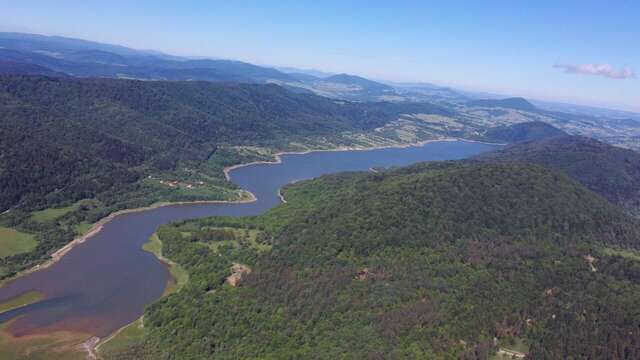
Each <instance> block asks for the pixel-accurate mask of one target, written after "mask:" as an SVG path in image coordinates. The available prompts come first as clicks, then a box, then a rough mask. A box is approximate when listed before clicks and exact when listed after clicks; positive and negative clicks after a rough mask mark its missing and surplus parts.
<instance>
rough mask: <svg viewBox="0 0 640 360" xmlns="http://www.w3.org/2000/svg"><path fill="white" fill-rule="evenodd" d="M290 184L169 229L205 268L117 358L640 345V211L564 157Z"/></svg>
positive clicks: (474, 355) (626, 352)
mask: <svg viewBox="0 0 640 360" xmlns="http://www.w3.org/2000/svg"><path fill="white" fill-rule="evenodd" d="M283 193H284V196H285V198H286V199H287V203H285V204H283V205H281V206H279V207H277V208H275V209H273V210H271V211H269V212H267V213H266V214H264V215H262V216H259V217H255V218H240V219H237V218H208V219H202V220H197V221H188V222H183V223H178V224H173V225H167V226H163V227H161V228H160V230H159V236H160V238H161V239H162V241H163V242H164V248H163V253H164V256H166V257H168V258H170V259H172V260H174V261H176V262H178V263H180V264H181V265H183V266H184V267H185V268H186V270H187V271H188V272H189V273H190V279H189V283H188V284H187V286H186V287H184V288H183V289H182V291H180V292H178V293H176V294H173V295H170V296H169V297H167V298H165V299H163V300H161V301H159V302H158V303H155V304H154V305H152V306H150V307H149V308H148V309H147V311H146V313H145V317H144V324H145V332H146V336H145V337H144V339H143V340H140V341H138V342H137V343H135V344H133V345H132V346H130V347H128V348H126V349H121V350H120V351H116V352H113V353H109V354H105V355H106V356H107V358H113V359H119V358H130V357H131V356H135V357H138V358H149V359H207V358H220V359H226V358H228V359H238V358H284V359H287V358H288V359H293V358H319V359H320V358H321V359H333V358H352V359H363V358H364V359H366V358H368V359H385V358H394V359H395V358H397V359H400V358H446V359H460V358H462V359H487V358H489V357H491V356H493V355H494V354H495V353H496V351H497V350H499V349H509V348H511V347H514V346H517V347H518V348H520V349H522V350H521V351H523V352H526V353H528V354H529V356H530V358H533V359H558V358H574V359H596V358H609V359H634V358H638V357H640V345H639V344H640V332H638V328H639V326H640V320H639V319H640V314H639V313H638V311H639V310H638V309H640V261H639V260H638V259H640V257H639V256H638V254H639V253H638V252H637V250H636V249H638V246H639V245H640V244H639V243H638V239H639V236H640V223H639V222H638V221H637V220H636V219H635V218H633V217H631V216H629V215H627V214H626V213H625V212H623V211H622V210H621V209H619V208H617V207H616V206H614V205H612V204H611V203H609V202H607V201H606V200H605V199H603V198H602V197H600V196H598V195H596V194H594V193H593V192H591V191H590V190H588V189H587V188H585V187H584V186H582V185H580V184H579V183H578V182H577V181H574V180H571V179H570V178H568V177H567V176H565V175H563V174H561V173H558V172H554V171H551V170H547V169H545V168H542V167H539V166H535V165H519V164H477V163H472V162H468V161H461V162H447V163H435V164H419V165H415V166H411V167H407V168H401V169H396V170H389V171H384V172H378V173H345V174H339V175H331V176H324V177H321V178H318V179H315V180H310V181H304V182H300V183H296V184H294V185H289V186H287V187H286V188H285V189H284V191H283ZM230 228H238V229H244V230H241V231H245V232H250V231H251V232H256V231H257V232H259V233H261V234H262V236H260V237H259V238H260V240H259V241H258V240H254V241H248V240H247V239H246V236H245V237H244V238H238V239H236V240H235V241H230V240H229V238H230V235H229V234H230V232H229V231H228V230H224V231H223V230H221V229H230ZM216 229H217V230H216ZM239 231H240V230H239ZM257 238H258V237H257V236H256V239H257ZM214 245H215V246H214ZM269 249H270V250H269ZM234 264H235V265H234ZM239 264H241V265H239ZM238 269H245V271H244V273H243V274H242V276H241V277H240V280H239V281H234V282H233V286H232V283H231V282H230V280H229V278H228V277H230V275H231V276H235V275H236V274H234V272H237V271H238ZM246 269H248V270H246ZM249 270H250V271H249ZM225 279H227V280H225ZM236 280H237V279H236Z"/></svg>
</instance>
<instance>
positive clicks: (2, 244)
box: [0, 226, 38, 258]
mask: <svg viewBox="0 0 640 360" xmlns="http://www.w3.org/2000/svg"><path fill="white" fill-rule="evenodd" d="M37 245H38V242H37V241H36V239H35V237H34V236H33V235H31V234H26V233H23V232H20V231H17V230H15V229H10V228H6V227H1V226H0V258H4V257H7V256H11V255H15V254H21V253H25V252H29V251H31V250H33V249H35V247H36V246H37Z"/></svg>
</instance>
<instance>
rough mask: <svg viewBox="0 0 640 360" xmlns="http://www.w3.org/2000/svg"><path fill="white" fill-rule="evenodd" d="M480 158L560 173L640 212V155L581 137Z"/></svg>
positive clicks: (550, 140) (555, 139) (524, 145)
mask: <svg viewBox="0 0 640 360" xmlns="http://www.w3.org/2000/svg"><path fill="white" fill-rule="evenodd" d="M477 159H479V160H482V161H490V162H516V163H534V164H539V165H542V166H545V167H549V168H552V169H555V170H559V171H562V172H564V173H565V174H567V175H569V176H571V177H572V178H574V179H576V180H578V181H580V182H581V183H582V184H584V185H585V186H586V187H588V188H589V189H591V190H592V191H594V192H596V193H598V194H600V195H602V196H604V197H605V198H607V199H609V200H610V201H612V202H614V203H616V204H619V205H622V206H624V207H626V208H629V209H631V210H632V211H638V209H640V153H638V152H636V151H633V150H629V149H623V148H619V147H615V146H611V145H609V144H605V143H603V142H600V141H598V140H594V139H591V138H586V137H582V136H560V137H551V138H548V139H542V140H539V141H532V142H526V143H522V144H516V145H512V146H509V147H507V148H505V149H502V150H499V151H495V152H492V153H488V154H483V155H481V156H479V157H478V158H477Z"/></svg>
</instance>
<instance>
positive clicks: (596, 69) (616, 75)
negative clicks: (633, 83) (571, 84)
mask: <svg viewBox="0 0 640 360" xmlns="http://www.w3.org/2000/svg"><path fill="white" fill-rule="evenodd" d="M553 67H554V68H556V69H562V70H564V72H565V73H568V74H580V75H595V76H604V77H607V78H610V79H635V78H636V73H635V71H633V69H631V68H629V67H624V68H622V69H619V70H617V69H615V68H614V67H613V66H611V65H609V64H555V65H553Z"/></svg>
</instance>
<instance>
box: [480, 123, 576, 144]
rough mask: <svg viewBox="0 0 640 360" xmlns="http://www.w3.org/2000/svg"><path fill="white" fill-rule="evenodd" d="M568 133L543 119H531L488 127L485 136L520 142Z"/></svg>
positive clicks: (508, 141) (491, 138) (502, 140)
mask: <svg viewBox="0 0 640 360" xmlns="http://www.w3.org/2000/svg"><path fill="white" fill-rule="evenodd" d="M563 135H567V133H565V132H564V131H562V130H560V129H558V128H556V127H554V126H552V125H549V124H547V123H544V122H542V121H530V122H524V123H519V124H513V125H505V126H496V127H493V128H489V129H487V131H486V132H485V133H484V136H485V137H486V138H487V139H488V140H491V141H495V142H502V143H520V142H527V141H536V140H542V139H547V138H551V137H556V136H563Z"/></svg>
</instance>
